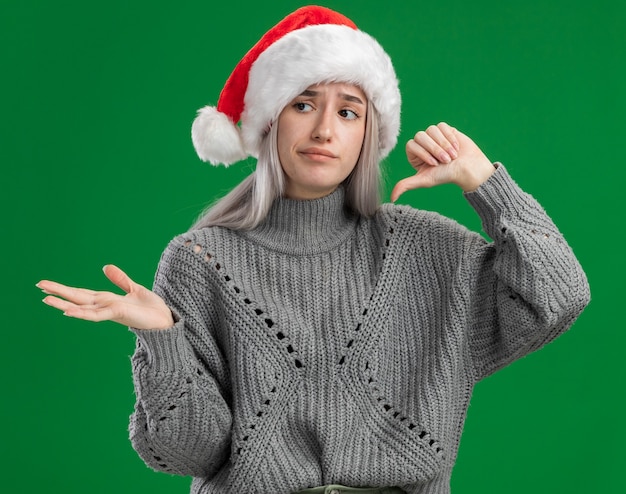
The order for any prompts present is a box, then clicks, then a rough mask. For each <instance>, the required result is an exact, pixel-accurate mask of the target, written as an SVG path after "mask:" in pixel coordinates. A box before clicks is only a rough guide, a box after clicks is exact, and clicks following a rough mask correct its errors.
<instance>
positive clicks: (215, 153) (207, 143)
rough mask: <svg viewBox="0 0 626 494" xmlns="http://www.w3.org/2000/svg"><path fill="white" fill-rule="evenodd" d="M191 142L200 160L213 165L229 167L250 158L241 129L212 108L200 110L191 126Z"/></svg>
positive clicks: (206, 107)
mask: <svg viewBox="0 0 626 494" xmlns="http://www.w3.org/2000/svg"><path fill="white" fill-rule="evenodd" d="M191 140H192V141H193V145H194V148H195V149H196V152H197V153H198V156H199V157H200V159H202V160H203V161H208V162H210V163H211V164H212V165H219V164H224V165H226V166H228V165H230V164H231V163H235V162H237V161H241V160H243V159H245V158H247V157H248V154H247V153H246V152H245V151H244V146H243V142H242V140H241V134H240V133H239V128H238V127H237V126H236V125H235V124H233V122H232V121H231V120H230V119H229V118H228V117H227V116H226V115H224V114H223V113H220V112H219V111H217V108H214V107H212V106H205V107H204V108H201V109H200V110H198V116H197V117H196V118H195V120H194V121H193V125H192V126H191Z"/></svg>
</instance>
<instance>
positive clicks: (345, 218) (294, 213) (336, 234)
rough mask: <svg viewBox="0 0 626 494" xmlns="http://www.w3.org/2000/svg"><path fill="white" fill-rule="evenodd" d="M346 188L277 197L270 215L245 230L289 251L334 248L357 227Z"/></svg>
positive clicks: (271, 246)
mask: <svg viewBox="0 0 626 494" xmlns="http://www.w3.org/2000/svg"><path fill="white" fill-rule="evenodd" d="M344 199H345V191H344V189H343V188H342V187H338V188H337V189H336V190H335V191H334V192H332V193H331V194H329V195H327V196H325V197H321V198H319V199H311V200H296V199H287V198H284V197H281V198H278V199H276V200H275V201H274V204H273V205H272V208H271V209H270V212H269V214H268V215H267V218H266V219H265V221H263V223H261V224H260V225H259V226H257V227H256V228H254V229H252V230H249V231H245V232H242V234H243V235H244V236H246V237H247V238H249V239H250V240H252V241H254V242H256V243H258V244H260V245H263V246H264V247H267V248H269V249H272V250H275V251H279V252H283V253H286V254H294V255H305V254H315V253H319V252H324V251H328V250H331V249H333V248H334V247H336V246H337V245H339V244H341V243H342V242H343V241H345V240H346V239H347V238H348V237H349V236H350V235H351V234H352V233H353V231H354V227H355V225H356V222H357V215H356V214H354V213H351V212H350V211H349V210H348V209H347V208H346V207H345V206H344Z"/></svg>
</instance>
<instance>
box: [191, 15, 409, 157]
mask: <svg viewBox="0 0 626 494" xmlns="http://www.w3.org/2000/svg"><path fill="white" fill-rule="evenodd" d="M324 82H346V83H351V84H356V85H358V86H359V87H360V88H361V89H362V90H363V92H364V93H365V95H366V96H367V97H368V99H369V100H370V101H371V103H372V104H373V106H374V108H375V109H376V111H377V112H378V114H379V117H380V118H379V146H380V158H381V159H382V158H384V157H385V156H386V155H387V154H388V153H389V151H391V149H392V148H393V147H394V146H395V144H396V140H397V136H398V132H399V128H400V92H399V89H398V81H397V79H396V76H395V71H394V70H393V66H392V64H391V60H390V59H389V56H388V55H387V54H386V53H385V51H384V50H383V49H382V47H381V46H380V45H379V44H378V42H377V41H376V40H375V39H374V38H372V37H371V36H369V35H368V34H366V33H364V32H362V31H359V30H358V29H357V27H356V25H355V24H354V23H353V22H352V21H351V20H350V19H348V18H347V17H345V16H343V15H342V14H339V13H338V12H335V11H333V10H330V9H327V8H324V7H317V6H308V7H302V8H300V9H298V10H296V11H295V12H293V13H291V14H289V15H288V16H287V17H285V18H284V19H283V20H282V21H280V22H279V23H278V24H276V25H275V26H274V27H273V28H272V29H270V30H269V31H268V32H267V33H266V34H265V35H264V36H263V37H262V38H261V39H260V40H259V41H258V42H257V43H256V44H255V45H254V46H253V47H252V48H251V49H250V51H249V52H248V53H247V54H246V55H245V56H244V57H243V58H242V59H241V61H240V62H239V63H238V64H237V66H236V67H235V69H234V70H233V72H232V73H231V75H230V77H229V78H228V80H227V81H226V84H225V85H224V88H223V90H222V92H221V94H220V98H219V101H218V104H217V108H215V107H208V106H207V107H204V108H202V109H200V110H199V112H198V116H197V117H196V119H195V120H194V123H193V126H192V140H193V143H194V147H195V149H196V152H197V153H198V156H200V158H201V159H202V160H204V161H209V162H211V163H212V164H220V163H223V164H225V165H228V164H230V163H234V162H236V161H240V160H242V159H245V158H246V157H247V156H255V157H256V156H258V151H259V146H260V143H261V140H262V138H263V136H264V135H265V134H266V133H267V130H268V129H269V127H270V125H271V123H272V122H274V121H275V120H276V119H277V118H278V115H279V114H280V112H281V111H282V109H283V108H284V107H285V106H286V105H287V104H288V103H289V102H290V101H291V100H292V99H293V98H295V97H296V96H297V95H298V94H300V93H301V92H302V91H304V90H305V89H306V88H307V87H309V86H311V85H314V84H319V83H324ZM238 122H240V125H241V127H238V126H237V123H238Z"/></svg>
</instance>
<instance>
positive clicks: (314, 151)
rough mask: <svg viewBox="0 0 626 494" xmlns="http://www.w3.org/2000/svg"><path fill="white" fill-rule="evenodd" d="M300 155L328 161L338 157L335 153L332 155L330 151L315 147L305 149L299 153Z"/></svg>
mask: <svg viewBox="0 0 626 494" xmlns="http://www.w3.org/2000/svg"><path fill="white" fill-rule="evenodd" d="M299 153H300V154H302V155H304V156H305V157H307V158H309V159H313V160H327V159H333V158H336V157H337V156H336V155H335V154H334V153H332V152H331V151H329V150H328V149H324V148H315V147H311V148H306V149H303V150H301V151H299Z"/></svg>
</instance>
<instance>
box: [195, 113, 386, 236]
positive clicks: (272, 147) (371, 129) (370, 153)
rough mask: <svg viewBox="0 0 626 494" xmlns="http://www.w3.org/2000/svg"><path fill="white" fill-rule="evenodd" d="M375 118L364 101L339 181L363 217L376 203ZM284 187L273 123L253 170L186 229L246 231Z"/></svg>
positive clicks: (260, 219) (350, 204)
mask: <svg viewBox="0 0 626 494" xmlns="http://www.w3.org/2000/svg"><path fill="white" fill-rule="evenodd" d="M378 120H379V117H378V114H377V112H376V110H375V109H374V107H373V105H372V104H371V103H370V102H369V101H368V103H367V119H366V121H365V135H364V138H363V145H362V147H361V154H360V155H359V159H358V160H357V164H356V166H355V167H354V169H353V170H352V173H350V175H349V176H348V178H346V180H345V181H344V182H343V186H344V189H345V192H346V195H345V204H346V206H347V207H348V208H350V209H352V210H353V211H354V212H356V213H358V214H361V215H363V216H367V217H369V216H372V215H373V214H374V213H375V212H376V210H377V209H378V207H379V206H380V197H381V190H380V189H381V173H380V164H379V156H380V151H379V138H378V132H379V129H378ZM284 190H285V174H284V172H283V169H282V167H281V165H280V159H279V157H278V125H277V123H276V122H275V123H274V125H272V126H271V127H270V130H269V132H268V133H267V134H266V135H265V136H264V137H263V140H262V141H261V147H260V149H259V158H258V160H257V165H256V170H255V171H254V172H253V173H251V174H250V175H249V176H248V177H246V178H245V179H244V180H243V181H242V182H241V183H240V184H239V185H237V186H236V187H235V188H234V189H233V190H232V191H230V192H229V193H228V194H227V195H225V196H224V197H222V198H221V199H219V200H218V201H217V202H216V203H214V204H213V205H212V206H209V208H208V209H206V210H205V211H204V212H203V213H202V214H201V215H200V217H199V218H198V220H197V221H196V222H195V223H194V224H193V225H192V227H191V228H190V230H199V229H200V228H204V227H207V226H223V227H225V228H230V229H232V230H250V229H252V228H254V227H256V226H257V225H259V224H260V223H262V222H263V220H265V218H266V216H267V214H268V213H269V211H270V208H271V207H272V204H273V203H274V201H275V200H276V199H278V198H279V197H282V196H283V194H284Z"/></svg>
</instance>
